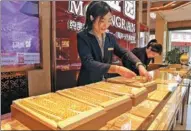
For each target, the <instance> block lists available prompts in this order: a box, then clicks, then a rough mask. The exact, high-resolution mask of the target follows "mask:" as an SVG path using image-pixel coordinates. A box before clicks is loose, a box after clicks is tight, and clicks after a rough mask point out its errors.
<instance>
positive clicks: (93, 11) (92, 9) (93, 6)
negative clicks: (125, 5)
mask: <svg viewBox="0 0 191 131" xmlns="http://www.w3.org/2000/svg"><path fill="white" fill-rule="evenodd" d="M108 12H111V8H110V6H109V5H108V4H107V3H106V2H103V1H92V2H91V3H90V4H89V6H88V8H87V11H86V22H85V25H84V29H85V30H87V31H90V30H92V26H93V23H94V21H95V20H96V18H97V17H98V16H100V17H101V18H103V17H104V16H105V15H106V14H107V13H108ZM90 16H93V20H91V19H90Z"/></svg>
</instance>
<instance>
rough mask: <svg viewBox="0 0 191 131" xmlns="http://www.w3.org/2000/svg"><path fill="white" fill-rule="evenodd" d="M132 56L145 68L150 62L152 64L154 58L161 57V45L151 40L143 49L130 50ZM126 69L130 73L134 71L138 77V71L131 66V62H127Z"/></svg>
mask: <svg viewBox="0 0 191 131" xmlns="http://www.w3.org/2000/svg"><path fill="white" fill-rule="evenodd" d="M132 52H133V54H134V55H136V56H137V58H139V59H140V61H141V62H142V63H143V64H144V66H145V67H146V68H147V66H148V65H149V64H150V62H151V61H153V62H154V58H155V57H156V56H159V55H161V53H162V45H161V44H159V43H157V40H156V39H152V40H150V41H149V43H148V44H147V46H146V47H143V48H134V49H133V50H132ZM126 67H127V68H128V69H130V70H132V71H134V72H135V73H136V74H137V75H139V71H138V70H137V68H136V67H135V66H134V65H132V64H131V61H129V62H127V65H126Z"/></svg>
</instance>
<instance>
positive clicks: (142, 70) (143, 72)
mask: <svg viewBox="0 0 191 131" xmlns="http://www.w3.org/2000/svg"><path fill="white" fill-rule="evenodd" d="M138 69H139V74H140V76H144V77H146V79H147V81H151V80H152V76H151V75H150V74H149V72H148V71H147V70H146V69H145V67H144V66H143V65H139V67H138Z"/></svg>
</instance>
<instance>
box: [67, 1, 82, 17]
mask: <svg viewBox="0 0 191 131" xmlns="http://www.w3.org/2000/svg"><path fill="white" fill-rule="evenodd" d="M83 3H84V2H83V1H69V9H68V10H69V12H70V13H73V14H76V15H79V16H84V9H83Z"/></svg>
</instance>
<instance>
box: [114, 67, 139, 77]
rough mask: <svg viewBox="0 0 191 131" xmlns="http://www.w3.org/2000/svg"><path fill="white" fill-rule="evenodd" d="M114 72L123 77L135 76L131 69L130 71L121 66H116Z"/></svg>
mask: <svg viewBox="0 0 191 131" xmlns="http://www.w3.org/2000/svg"><path fill="white" fill-rule="evenodd" d="M116 73H118V74H119V75H121V76H123V77H125V78H133V77H135V76H137V75H136V74H135V73H134V72H133V71H131V70H129V69H127V68H125V67H123V66H117V67H116Z"/></svg>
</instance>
